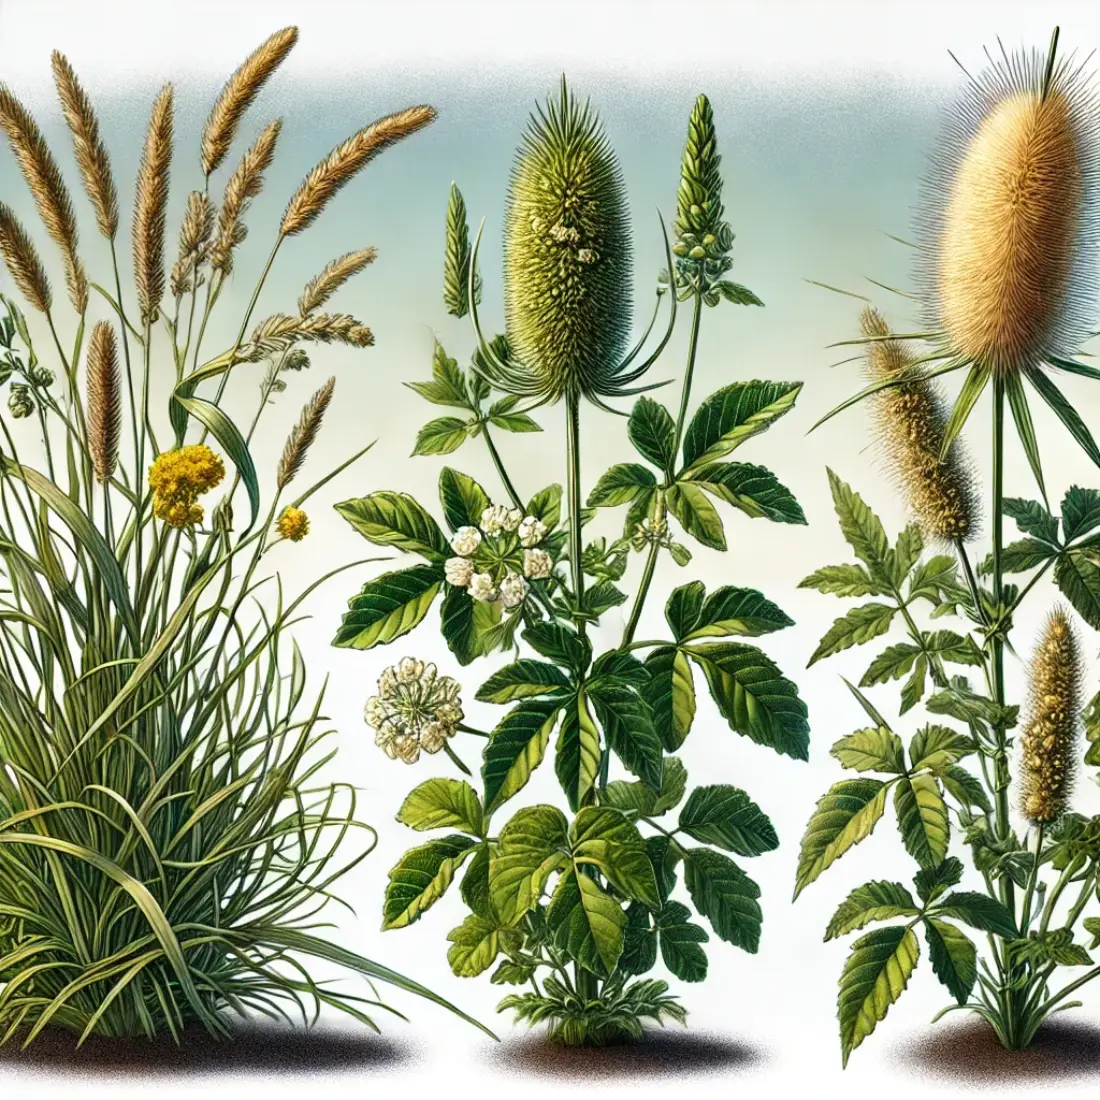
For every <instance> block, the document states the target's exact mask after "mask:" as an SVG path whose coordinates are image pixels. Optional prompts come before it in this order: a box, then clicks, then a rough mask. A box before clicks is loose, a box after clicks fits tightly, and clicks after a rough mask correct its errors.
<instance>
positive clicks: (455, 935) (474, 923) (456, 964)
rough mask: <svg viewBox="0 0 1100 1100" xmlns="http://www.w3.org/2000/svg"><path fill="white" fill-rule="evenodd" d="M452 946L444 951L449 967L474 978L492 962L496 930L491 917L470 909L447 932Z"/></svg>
mask: <svg viewBox="0 0 1100 1100" xmlns="http://www.w3.org/2000/svg"><path fill="white" fill-rule="evenodd" d="M447 939H448V940H449V941H450V942H451V943H452V944H453V946H452V947H451V948H450V950H448V952H447V962H449V963H450V964H451V970H452V971H453V972H454V973H455V974H456V975H457V976H458V977H460V978H476V977H477V976H478V974H484V973H485V971H486V970H488V969H489V967H490V966H492V965H493V963H494V962H496V958H497V954H498V953H499V952H500V933H499V930H498V929H497V927H496V925H494V924H493V922H492V921H488V920H486V919H485V918H484V917H479V916H478V915H477V914H476V913H471V914H470V915H469V916H468V917H467V918H466V919H465V920H464V921H463V922H462V923H461V924H460V925H459V926H458V927H457V928H453V929H452V930H451V931H450V933H449V934H448V936H447Z"/></svg>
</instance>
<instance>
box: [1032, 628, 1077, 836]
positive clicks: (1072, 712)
mask: <svg viewBox="0 0 1100 1100" xmlns="http://www.w3.org/2000/svg"><path fill="white" fill-rule="evenodd" d="M1028 680H1029V685H1028V686H1029V702H1028V715H1027V721H1026V723H1025V725H1024V728H1023V734H1022V736H1021V738H1020V810H1021V812H1022V813H1023V815H1024V817H1026V818H1027V820H1028V821H1030V822H1031V823H1032V824H1033V825H1039V824H1048V823H1050V822H1052V821H1057V820H1058V819H1059V818H1060V817H1061V816H1062V815H1063V814H1064V813H1065V812H1066V809H1067V807H1068V805H1069V795H1070V789H1071V787H1072V784H1073V777H1074V766H1075V764H1076V740H1077V726H1078V723H1079V719H1080V714H1081V659H1080V653H1079V643H1078V640H1077V636H1076V634H1075V632H1074V628H1073V624H1072V623H1071V622H1070V619H1069V616H1068V614H1067V612H1066V611H1065V610H1064V609H1063V608H1061V607H1056V608H1055V609H1054V610H1053V611H1052V612H1051V613H1050V616H1049V617H1048V618H1047V621H1046V625H1045V626H1044V628H1043V633H1042V636H1041V638H1040V640H1039V644H1038V646H1037V647H1036V649H1035V653H1034V655H1033V656H1032V659H1031V665H1030V667H1029V669H1028Z"/></svg>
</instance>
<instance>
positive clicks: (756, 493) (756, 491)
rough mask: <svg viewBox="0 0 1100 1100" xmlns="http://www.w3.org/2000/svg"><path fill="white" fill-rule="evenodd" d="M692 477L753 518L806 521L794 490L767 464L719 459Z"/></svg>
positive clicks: (710, 491)
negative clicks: (759, 464)
mask: <svg viewBox="0 0 1100 1100" xmlns="http://www.w3.org/2000/svg"><path fill="white" fill-rule="evenodd" d="M691 480H692V481H693V482H695V484H697V485H702V486H703V488H704V489H706V491H707V492H708V493H711V494H712V495H713V496H716V497H718V498H719V499H720V500H724V501H725V502H726V503H727V504H732V505H733V506H734V507H735V508H739V509H740V510H741V511H742V512H744V513H745V515H747V516H751V517H752V518H753V519H770V520H774V521H775V522H776V523H799V524H804V523H805V522H806V514H805V512H803V511H802V506H801V505H800V504H799V503H798V501H797V500H795V497H794V494H793V493H792V492H791V491H790V489H788V488H787V487H786V485H784V484H782V483H781V482H780V480H779V479H778V478H777V477H776V476H775V474H773V473H772V472H771V470H767V469H765V468H764V467H763V466H754V465H753V464H752V463H749V462H715V463H711V464H710V465H707V466H700V467H699V468H698V469H697V470H696V471H695V472H694V473H693V474H692V475H691Z"/></svg>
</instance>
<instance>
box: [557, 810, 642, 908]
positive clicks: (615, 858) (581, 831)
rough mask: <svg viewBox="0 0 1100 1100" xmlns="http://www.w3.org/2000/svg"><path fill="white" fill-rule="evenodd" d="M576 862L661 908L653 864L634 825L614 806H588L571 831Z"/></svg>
mask: <svg viewBox="0 0 1100 1100" xmlns="http://www.w3.org/2000/svg"><path fill="white" fill-rule="evenodd" d="M570 841H571V843H572V856H573V863H574V864H575V865H576V868H577V872H578V874H580V873H581V867H583V866H585V865H591V866H593V867H595V868H597V869H598V870H599V871H600V872H601V874H603V875H604V877H606V878H607V879H608V881H609V882H610V883H611V885H612V886H614V887H615V889H616V890H618V891H619V893H620V894H623V895H625V896H626V897H628V898H631V899H633V900H634V901H640V902H642V903H643V904H644V905H648V906H649V907H650V908H651V909H656V908H657V907H658V906H659V905H660V898H659V896H658V893H657V880H656V878H655V877H654V872H653V864H652V863H651V862H650V860H649V855H648V853H647V852H646V847H645V842H644V841H643V840H642V837H641V834H640V833H639V832H638V830H637V828H636V827H635V825H634V823H633V822H632V821H630V819H629V818H627V817H626V815H625V814H623V813H622V812H621V811H619V810H616V809H613V808H612V807H611V806H586V807H584V809H582V810H581V811H580V812H579V813H578V814H577V817H576V819H575V820H574V822H573V825H572V827H571V829H570Z"/></svg>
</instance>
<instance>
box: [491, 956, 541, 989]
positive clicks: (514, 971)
mask: <svg viewBox="0 0 1100 1100" xmlns="http://www.w3.org/2000/svg"><path fill="white" fill-rule="evenodd" d="M536 973H537V967H534V966H525V965H524V964H523V963H517V962H512V961H511V959H504V960H503V962H501V964H500V966H498V967H497V968H496V970H494V971H493V975H492V977H491V978H490V979H489V981H491V982H492V983H493V985H526V984H527V983H528V982H529V981H530V980H531V979H532V978H533V977H534V976H535V974H536Z"/></svg>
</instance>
